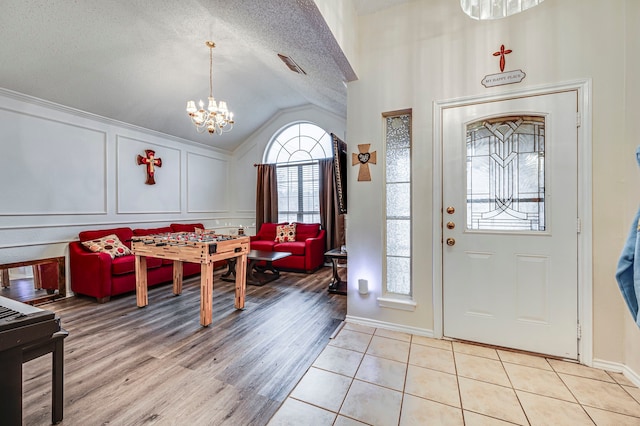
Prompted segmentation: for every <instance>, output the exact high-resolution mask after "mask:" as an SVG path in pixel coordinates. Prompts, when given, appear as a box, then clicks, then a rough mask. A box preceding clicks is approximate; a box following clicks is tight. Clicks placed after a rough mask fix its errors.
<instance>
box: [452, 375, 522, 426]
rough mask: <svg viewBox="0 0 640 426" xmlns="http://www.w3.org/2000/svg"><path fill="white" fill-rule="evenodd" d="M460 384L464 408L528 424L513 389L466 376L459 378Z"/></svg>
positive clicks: (520, 423)
mask: <svg viewBox="0 0 640 426" xmlns="http://www.w3.org/2000/svg"><path fill="white" fill-rule="evenodd" d="M458 384H459V386H460V397H461V398H462V408H463V409H465V410H469V411H475V412H476V413H480V414H484V415H487V416H489V417H495V418H497V419H500V420H506V421H509V422H512V423H516V424H519V425H527V424H528V422H527V419H526V417H525V415H524V412H523V411H522V408H521V407H520V402H518V398H516V394H515V392H514V390H513V389H511V388H507V387H504V386H498V385H494V384H491V383H485V382H479V381H477V380H472V379H467V378H464V377H459V378H458Z"/></svg>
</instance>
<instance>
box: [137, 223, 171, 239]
mask: <svg viewBox="0 0 640 426" xmlns="http://www.w3.org/2000/svg"><path fill="white" fill-rule="evenodd" d="M168 232H173V231H172V230H171V227H170V226H163V227H162V228H137V229H134V230H133V235H135V236H139V237H141V236H145V235H152V234H166V233H168Z"/></svg>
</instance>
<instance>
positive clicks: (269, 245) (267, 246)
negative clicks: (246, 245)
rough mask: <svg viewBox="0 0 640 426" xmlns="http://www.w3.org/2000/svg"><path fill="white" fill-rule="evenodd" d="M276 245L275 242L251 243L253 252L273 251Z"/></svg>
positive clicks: (257, 241) (258, 241)
mask: <svg viewBox="0 0 640 426" xmlns="http://www.w3.org/2000/svg"><path fill="white" fill-rule="evenodd" d="M275 244H276V243H275V242H274V241H273V240H254V241H251V250H262V251H273V246H274V245H275Z"/></svg>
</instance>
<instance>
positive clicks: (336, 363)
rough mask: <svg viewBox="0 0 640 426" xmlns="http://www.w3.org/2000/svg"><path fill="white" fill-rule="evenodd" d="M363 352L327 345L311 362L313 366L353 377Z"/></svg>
mask: <svg viewBox="0 0 640 426" xmlns="http://www.w3.org/2000/svg"><path fill="white" fill-rule="evenodd" d="M363 356H364V354H363V353H362V352H356V351H352V350H349V349H343V348H340V347H337V346H331V345H329V346H327V347H326V348H324V350H323V351H322V353H321V354H320V355H319V356H318V358H316V360H315V362H314V363H313V366H314V367H317V368H321V369H323V370H328V371H333V372H334V373H338V374H343V375H345V376H349V377H353V376H354V375H355V374H356V371H358V367H359V366H360V361H362V357H363Z"/></svg>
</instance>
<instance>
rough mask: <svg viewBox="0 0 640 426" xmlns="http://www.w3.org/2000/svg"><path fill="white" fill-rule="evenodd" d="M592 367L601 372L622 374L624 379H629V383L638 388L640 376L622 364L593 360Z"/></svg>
mask: <svg viewBox="0 0 640 426" xmlns="http://www.w3.org/2000/svg"><path fill="white" fill-rule="evenodd" d="M593 367H594V368H599V369H601V370H607V371H611V372H613V373H622V374H623V375H624V377H626V378H627V379H629V380H630V381H631V382H633V384H634V385H636V386H638V387H639V388H640V375H639V374H638V373H636V372H635V371H633V370H632V369H631V368H629V367H628V366H626V365H624V364H620V363H619V362H611V361H604V360H601V359H594V360H593Z"/></svg>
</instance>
